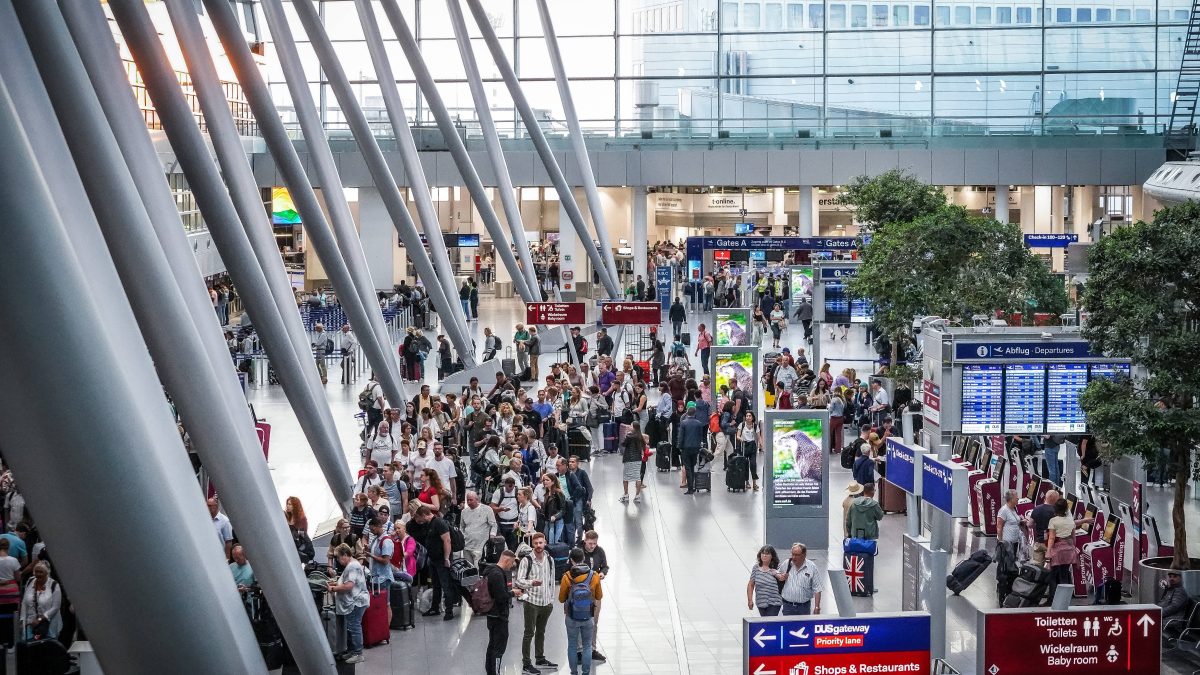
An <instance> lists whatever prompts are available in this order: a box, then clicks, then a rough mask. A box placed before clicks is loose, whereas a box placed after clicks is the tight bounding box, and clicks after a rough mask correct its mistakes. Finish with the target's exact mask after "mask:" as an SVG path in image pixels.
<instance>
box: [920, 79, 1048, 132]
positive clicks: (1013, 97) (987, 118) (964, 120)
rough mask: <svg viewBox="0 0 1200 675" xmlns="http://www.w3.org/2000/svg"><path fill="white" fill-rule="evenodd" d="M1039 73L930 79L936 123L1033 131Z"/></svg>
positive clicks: (1037, 109) (963, 127) (1038, 101)
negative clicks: (931, 81) (932, 82)
mask: <svg viewBox="0 0 1200 675" xmlns="http://www.w3.org/2000/svg"><path fill="white" fill-rule="evenodd" d="M1040 84H1041V76H1040V75H1015V76H1004V77H1002V76H986V75H981V76H979V77H974V76H970V75H968V76H965V77H960V76H951V77H939V78H937V80H936V81H935V82H934V99H933V112H934V115H936V116H937V117H938V118H939V120H938V122H939V123H942V122H945V123H954V124H957V125H959V126H960V128H961V130H962V131H961V132H962V133H969V130H970V129H971V128H975V129H977V130H978V131H979V133H983V132H984V131H985V130H989V131H990V132H991V133H1004V132H1007V133H1036V132H1037V131H1038V125H1039V119H1040V116H1039V112H1040V110H1041V91H1040V89H1039V87H1040Z"/></svg>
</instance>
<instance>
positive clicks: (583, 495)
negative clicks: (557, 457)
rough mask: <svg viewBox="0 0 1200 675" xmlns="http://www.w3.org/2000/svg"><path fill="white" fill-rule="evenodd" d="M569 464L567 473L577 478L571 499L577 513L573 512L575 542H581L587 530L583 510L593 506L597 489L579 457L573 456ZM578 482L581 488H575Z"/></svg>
mask: <svg viewBox="0 0 1200 675" xmlns="http://www.w3.org/2000/svg"><path fill="white" fill-rule="evenodd" d="M567 466H568V471H567V473H568V474H569V475H571V476H572V477H574V479H575V482H574V483H572V484H571V485H572V487H571V501H572V502H573V503H574V506H575V513H574V514H572V515H573V516H574V523H575V542H576V543H579V542H582V541H583V533H584V532H585V531H586V528H584V526H583V511H584V509H590V508H592V494H593V493H594V492H595V489H594V488H593V487H592V479H591V477H589V476H588V472H586V471H584V470H583V469H582V468H580V466H579V458H578V457H571V461H569V462H568V463H567ZM576 483H578V485H579V490H575V488H574V486H575V484H576Z"/></svg>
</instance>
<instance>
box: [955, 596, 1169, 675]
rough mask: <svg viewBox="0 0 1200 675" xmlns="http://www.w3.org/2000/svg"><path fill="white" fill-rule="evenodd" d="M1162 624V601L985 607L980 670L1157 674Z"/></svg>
mask: <svg viewBox="0 0 1200 675" xmlns="http://www.w3.org/2000/svg"><path fill="white" fill-rule="evenodd" d="M1161 624H1162V610H1161V609H1159V608H1158V606H1156V605H1099V606H1091V607H1087V606H1082V607H1071V608H1070V609H1068V610H1067V611H1058V610H1051V609H1049V608H1047V609H1044V610H1038V609H988V610H983V611H982V612H980V616H979V629H978V632H977V633H976V637H977V639H978V640H979V641H981V642H982V645H981V646H980V648H979V651H978V654H979V656H978V670H977V671H976V672H979V673H988V674H989V675H1044V674H1045V673H1066V672H1072V671H1074V672H1080V673H1087V675H1109V674H1113V675H1115V674H1116V673H1121V675H1157V674H1158V672H1159V669H1160V667H1161V662H1162V651H1161V650H1162V647H1161V645H1160V643H1159V641H1160V639H1161V633H1162V625H1161ZM1018 645H1019V647H1020V648H1014V647H1015V646H1018ZM1069 669H1070V670H1069Z"/></svg>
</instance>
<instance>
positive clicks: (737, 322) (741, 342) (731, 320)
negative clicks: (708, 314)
mask: <svg viewBox="0 0 1200 675" xmlns="http://www.w3.org/2000/svg"><path fill="white" fill-rule="evenodd" d="M750 314H751V312H750V310H749V309H718V310H716V311H715V312H713V325H714V326H715V327H716V331H715V333H714V334H715V336H716V342H715V343H714V344H715V346H717V347H744V346H746V345H748V344H750V331H749V327H750Z"/></svg>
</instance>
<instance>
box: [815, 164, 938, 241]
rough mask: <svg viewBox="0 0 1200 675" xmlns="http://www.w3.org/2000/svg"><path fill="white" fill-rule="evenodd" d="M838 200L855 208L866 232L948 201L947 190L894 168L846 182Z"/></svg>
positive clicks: (931, 209) (914, 217) (857, 219)
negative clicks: (943, 190) (944, 190)
mask: <svg viewBox="0 0 1200 675" xmlns="http://www.w3.org/2000/svg"><path fill="white" fill-rule="evenodd" d="M838 204H842V205H844V206H851V207H853V208H854V221H855V222H856V223H858V226H859V231H860V232H862V233H864V234H865V233H868V232H870V233H874V232H876V231H878V230H879V229H880V228H881V227H885V226H887V225H890V224H892V223H907V222H909V221H911V220H915V219H916V218H919V217H921V216H924V215H928V214H930V213H934V212H936V211H937V210H938V209H940V208H942V207H943V206H945V205H946V193H945V192H942V189H941V188H940V187H938V186H936V185H929V184H927V183H924V182H922V181H921V180H920V179H918V178H917V177H916V176H914V175H913V174H911V173H909V172H907V171H902V170H900V169H892V170H891V171H885V172H883V173H881V174H879V175H877V176H858V177H857V178H855V179H854V180H852V181H850V183H848V184H846V185H843V186H842V193H841V194H840V195H839V196H838Z"/></svg>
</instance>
